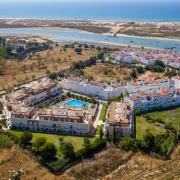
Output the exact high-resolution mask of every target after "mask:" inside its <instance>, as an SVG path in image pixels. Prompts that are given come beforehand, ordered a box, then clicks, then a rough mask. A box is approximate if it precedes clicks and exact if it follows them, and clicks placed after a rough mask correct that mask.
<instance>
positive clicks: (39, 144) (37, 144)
mask: <svg viewBox="0 0 180 180" xmlns="http://www.w3.org/2000/svg"><path fill="white" fill-rule="evenodd" d="M46 142H47V140H46V138H45V137H38V138H37V139H36V141H35V142H34V143H33V146H34V148H35V149H36V151H39V149H40V148H41V147H42V146H43V145H44V144H45V143H46Z"/></svg>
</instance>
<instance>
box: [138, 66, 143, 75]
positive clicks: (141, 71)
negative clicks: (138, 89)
mask: <svg viewBox="0 0 180 180" xmlns="http://www.w3.org/2000/svg"><path fill="white" fill-rule="evenodd" d="M136 71H137V72H138V73H139V74H143V73H144V72H145V71H144V69H143V67H142V66H138V67H137V68H136Z"/></svg>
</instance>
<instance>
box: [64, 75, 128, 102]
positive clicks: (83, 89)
mask: <svg viewBox="0 0 180 180" xmlns="http://www.w3.org/2000/svg"><path fill="white" fill-rule="evenodd" d="M61 85H62V87H63V88H64V89H66V90H69V91H72V92H76V93H80V94H84V95H87V96H92V97H96V98H99V99H102V100H108V99H110V98H113V97H117V96H120V95H121V94H124V92H125V86H124V85H122V84H120V83H117V82H116V83H111V84H110V85H108V84H107V83H106V82H99V81H88V80H87V79H82V78H79V77H71V78H67V79H63V80H62V81H61Z"/></svg>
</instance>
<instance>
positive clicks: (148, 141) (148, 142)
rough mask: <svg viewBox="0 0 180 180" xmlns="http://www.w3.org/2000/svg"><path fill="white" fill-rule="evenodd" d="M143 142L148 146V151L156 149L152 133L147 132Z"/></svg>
mask: <svg viewBox="0 0 180 180" xmlns="http://www.w3.org/2000/svg"><path fill="white" fill-rule="evenodd" d="M143 140H144V142H145V144H146V145H147V148H148V150H151V149H152V148H153V147H154V135H153V134H152V133H151V132H150V131H146V134H145V135H144V137H143Z"/></svg>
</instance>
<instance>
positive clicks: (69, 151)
mask: <svg viewBox="0 0 180 180" xmlns="http://www.w3.org/2000/svg"><path fill="white" fill-rule="evenodd" d="M60 151H61V152H62V154H63V155H64V157H65V158H68V157H73V156H74V146H73V145H72V143H70V142H65V143H63V144H62V145H61V147H60Z"/></svg>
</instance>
